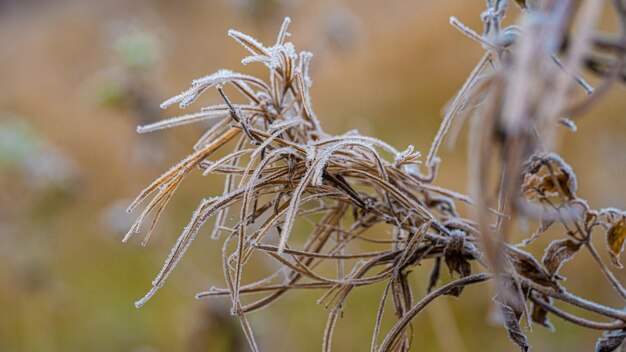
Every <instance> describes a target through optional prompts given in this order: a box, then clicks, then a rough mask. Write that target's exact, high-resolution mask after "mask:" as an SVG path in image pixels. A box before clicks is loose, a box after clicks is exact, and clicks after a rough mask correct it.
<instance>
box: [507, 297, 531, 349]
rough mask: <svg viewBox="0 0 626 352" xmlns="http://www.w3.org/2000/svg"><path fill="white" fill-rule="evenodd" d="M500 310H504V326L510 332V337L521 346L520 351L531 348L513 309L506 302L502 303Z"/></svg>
mask: <svg viewBox="0 0 626 352" xmlns="http://www.w3.org/2000/svg"><path fill="white" fill-rule="evenodd" d="M500 310H501V311H502V317H503V318H504V326H505V327H506V330H507V331H508V333H509V339H511V341H513V342H514V343H515V344H516V345H518V346H519V348H520V351H522V352H528V351H529V350H530V344H529V343H528V339H527V338H526V335H524V332H523V331H522V328H521V327H520V325H519V320H518V318H517V316H516V314H515V311H513V309H512V308H511V307H509V306H507V305H505V304H501V303H500Z"/></svg>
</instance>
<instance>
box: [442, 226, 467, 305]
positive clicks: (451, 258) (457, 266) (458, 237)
mask: <svg viewBox="0 0 626 352" xmlns="http://www.w3.org/2000/svg"><path fill="white" fill-rule="evenodd" d="M451 235H452V239H451V241H450V242H448V244H447V245H446V248H445V249H444V251H443V253H444V259H445V262H446V265H447V266H448V270H449V271H450V275H451V276H452V274H453V273H454V272H456V273H458V274H459V275H460V276H461V277H466V276H469V275H470V274H471V273H472V266H471V265H470V263H469V261H468V260H467V258H465V256H464V254H463V248H464V247H465V234H464V233H463V232H461V231H452V233H451ZM461 292H463V287H456V288H454V289H451V290H450V291H448V293H447V294H449V295H451V296H455V297H458V296H459V295H461Z"/></svg>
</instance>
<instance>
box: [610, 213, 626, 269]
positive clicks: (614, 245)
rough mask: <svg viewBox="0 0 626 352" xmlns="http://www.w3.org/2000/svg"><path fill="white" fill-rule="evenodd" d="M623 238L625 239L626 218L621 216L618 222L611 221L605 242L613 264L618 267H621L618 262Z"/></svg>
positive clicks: (622, 246)
mask: <svg viewBox="0 0 626 352" xmlns="http://www.w3.org/2000/svg"><path fill="white" fill-rule="evenodd" d="M624 239H626V219H625V218H621V219H620V220H619V221H618V222H616V223H613V225H612V226H611V227H610V228H609V230H608V231H607V233H606V243H607V245H608V246H609V251H610V254H611V260H612V262H613V265H615V266H617V267H618V268H621V267H622V264H621V263H620V262H619V255H620V254H621V253H622V250H623V249H624Z"/></svg>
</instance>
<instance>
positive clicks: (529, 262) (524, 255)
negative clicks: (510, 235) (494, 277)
mask: <svg viewBox="0 0 626 352" xmlns="http://www.w3.org/2000/svg"><path fill="white" fill-rule="evenodd" d="M507 255H508V257H509V259H510V260H511V264H513V268H514V269H515V271H516V272H517V273H518V274H520V275H521V276H523V277H525V278H527V279H529V280H531V281H533V282H534V283H536V284H539V285H542V286H550V287H554V288H559V287H558V285H557V284H556V282H554V281H553V279H552V275H550V274H549V273H548V272H547V271H546V270H545V269H544V268H543V267H542V266H541V264H539V262H538V261H537V259H535V257H533V256H532V255H531V254H530V253H528V252H525V251H522V250H520V249H518V248H514V247H508V250H507Z"/></svg>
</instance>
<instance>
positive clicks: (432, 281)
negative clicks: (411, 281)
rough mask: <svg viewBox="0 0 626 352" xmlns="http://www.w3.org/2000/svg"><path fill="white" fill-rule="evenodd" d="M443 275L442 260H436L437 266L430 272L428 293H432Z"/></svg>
mask: <svg viewBox="0 0 626 352" xmlns="http://www.w3.org/2000/svg"><path fill="white" fill-rule="evenodd" d="M440 274H441V258H436V259H435V264H433V269H432V270H431V272H430V276H429V277H428V292H430V291H432V289H433V288H434V287H435V286H437V282H438V281H439V275H440Z"/></svg>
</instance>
